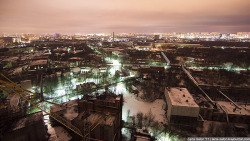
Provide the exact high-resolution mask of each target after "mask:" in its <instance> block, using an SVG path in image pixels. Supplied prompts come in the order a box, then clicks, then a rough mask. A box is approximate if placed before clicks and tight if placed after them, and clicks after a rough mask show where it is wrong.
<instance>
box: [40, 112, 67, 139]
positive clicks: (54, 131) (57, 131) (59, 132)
mask: <svg viewBox="0 0 250 141" xmlns="http://www.w3.org/2000/svg"><path fill="white" fill-rule="evenodd" d="M44 122H45V124H46V125H47V126H48V133H49V134H50V137H49V140H48V141H70V140H71V139H72V137H71V136H70V135H69V133H68V132H67V131H66V130H65V129H64V128H63V127H62V126H57V127H52V126H51V124H50V121H49V116H48V115H46V116H44Z"/></svg>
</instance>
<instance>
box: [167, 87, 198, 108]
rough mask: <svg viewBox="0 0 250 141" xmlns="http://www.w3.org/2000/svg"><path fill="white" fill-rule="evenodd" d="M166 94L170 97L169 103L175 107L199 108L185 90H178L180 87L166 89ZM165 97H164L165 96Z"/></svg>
mask: <svg viewBox="0 0 250 141" xmlns="http://www.w3.org/2000/svg"><path fill="white" fill-rule="evenodd" d="M167 91H168V93H166V95H167V94H168V95H169V97H170V101H171V103H172V105H176V106H188V107H199V106H198V105H197V104H196V103H195V101H194V99H193V97H192V95H191V94H190V93H189V92H188V90H187V89H186V88H180V87H175V88H170V89H168V88H167ZM166 95H165V96H166Z"/></svg>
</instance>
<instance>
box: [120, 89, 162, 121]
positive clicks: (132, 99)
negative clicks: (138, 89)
mask: <svg viewBox="0 0 250 141" xmlns="http://www.w3.org/2000/svg"><path fill="white" fill-rule="evenodd" d="M123 98H124V103H123V109H122V120H124V121H127V117H128V110H130V115H129V116H134V115H136V114H137V113H139V112H141V113H143V114H144V115H145V114H147V113H149V111H150V110H151V112H152V114H153V115H154V116H155V120H156V121H158V122H163V123H166V122H167V119H166V116H165V110H164V108H165V107H166V102H165V101H164V100H163V99H157V100H155V101H154V102H152V103H149V102H144V101H142V99H140V98H139V97H136V96H135V95H133V94H127V95H123Z"/></svg>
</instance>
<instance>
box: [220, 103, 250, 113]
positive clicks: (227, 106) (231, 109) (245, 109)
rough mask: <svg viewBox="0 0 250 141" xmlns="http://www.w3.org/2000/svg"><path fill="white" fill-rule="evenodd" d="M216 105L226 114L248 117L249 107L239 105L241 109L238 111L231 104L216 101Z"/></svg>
mask: <svg viewBox="0 0 250 141" xmlns="http://www.w3.org/2000/svg"><path fill="white" fill-rule="evenodd" d="M217 103H218V104H219V105H220V106H221V107H222V108H223V110H225V111H226V112H227V114H237V115H250V112H249V111H250V109H249V108H250V107H249V106H245V105H241V109H239V108H235V105H234V104H233V103H232V102H226V101H217ZM238 105H239V104H238Z"/></svg>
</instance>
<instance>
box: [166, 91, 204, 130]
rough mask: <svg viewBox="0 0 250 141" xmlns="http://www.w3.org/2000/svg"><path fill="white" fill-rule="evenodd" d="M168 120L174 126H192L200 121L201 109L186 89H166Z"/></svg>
mask: <svg viewBox="0 0 250 141" xmlns="http://www.w3.org/2000/svg"><path fill="white" fill-rule="evenodd" d="M165 98H166V102H167V120H168V122H169V123H172V124H186V125H191V124H193V123H195V122H196V121H197V119H198V116H199V112H200V107H199V106H198V105H197V104H196V103H195V101H194V99H193V97H192V95H191V94H190V93H189V92H188V90H187V89H186V88H180V87H174V88H168V87H166V88H165Z"/></svg>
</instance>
